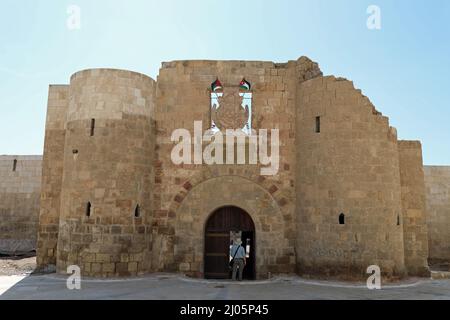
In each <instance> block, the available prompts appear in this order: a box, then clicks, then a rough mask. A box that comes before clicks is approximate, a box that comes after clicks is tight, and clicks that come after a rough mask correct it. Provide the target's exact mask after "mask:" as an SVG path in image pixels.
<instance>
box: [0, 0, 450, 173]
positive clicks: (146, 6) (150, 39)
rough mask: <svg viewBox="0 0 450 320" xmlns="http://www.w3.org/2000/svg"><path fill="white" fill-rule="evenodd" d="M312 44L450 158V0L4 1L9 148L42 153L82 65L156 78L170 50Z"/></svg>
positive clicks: (242, 55) (1, 89)
mask: <svg viewBox="0 0 450 320" xmlns="http://www.w3.org/2000/svg"><path fill="white" fill-rule="evenodd" d="M70 5H77V6H78V7H79V8H80V9H81V12H80V13H81V15H80V17H81V20H80V22H81V28H80V29H76V30H71V29H70V28H68V27H67V20H68V18H69V16H70V14H68V13H67V9H68V7H69V6H70ZM369 5H377V6H378V7H379V8H380V10H381V11H380V12H381V29H380V30H370V29H368V28H367V25H366V21H367V19H368V17H369V14H368V13H367V8H368V7H369ZM302 55H306V56H308V57H310V58H311V59H312V60H314V61H317V62H319V64H320V67H321V69H322V71H323V72H324V74H333V75H336V76H343V77H346V78H348V79H351V80H353V81H354V83H355V86H356V87H357V88H359V89H361V90H362V91H363V93H364V94H365V95H367V96H368V97H369V98H370V99H371V100H372V102H373V103H374V104H375V106H376V107H377V109H378V110H379V111H381V112H383V114H385V115H387V116H389V118H390V123H391V125H393V126H395V127H396V128H397V131H398V136H399V138H400V139H410V140H421V141H422V144H423V153H424V162H425V163H426V164H436V165H445V164H448V165H450V104H449V101H450V87H449V85H450V1H449V0H369V1H366V0H308V1H306V0H304V1H301V0H284V1H279V0H278V1H275V0H272V1H264V0H245V1H244V0H237V1H235V0H233V1H231V0H221V1H216V0H204V1H200V0H189V1H186V0H179V1H170V0H159V1H152V0H142V1H140V0H128V1H124V0H117V1H115V0H95V1H93V0H72V1H64V0H1V3H0V108H1V109H0V154H42V150H43V142H44V126H45V114H46V102H47V93H48V85H49V84H66V83H68V81H69V77H70V75H71V74H72V73H74V72H76V71H78V70H80V69H86V68H93V67H111V68H121V69H130V70H134V71H138V72H142V73H146V74H148V75H150V76H152V77H156V75H157V74H158V69H159V67H160V65H161V62H162V61H170V60H184V59H225V60H269V61H275V62H285V61H287V60H295V59H297V58H298V57H300V56H302Z"/></svg>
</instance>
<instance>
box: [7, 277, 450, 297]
mask: <svg viewBox="0 0 450 320" xmlns="http://www.w3.org/2000/svg"><path fill="white" fill-rule="evenodd" d="M2 293H3V294H2ZM2 299H43V300H46V299H138V300H140V299H181V300H185V299H189V300H209V299H219V300H228V299H233V300H247V299H261V300H265V299H283V300H301V299H339V300H340V299H445V300H450V280H448V279H447V280H427V279H421V280H417V279H416V280H409V281H408V282H403V283H401V284H397V285H386V286H382V289H381V290H368V289H367V288H366V287H365V286H364V285H362V284H348V283H339V282H329V281H310V280H304V279H301V278H298V277H286V278H276V279H272V280H269V281H253V282H241V283H231V282H230V281H207V280H195V279H190V278H185V277H182V276H176V275H165V274H157V275H152V276H146V277H142V278H134V279H120V280H98V279H82V281H81V290H68V289H67V287H66V277H64V276H61V275H56V274H48V275H31V276H23V275H22V276H0V300H2Z"/></svg>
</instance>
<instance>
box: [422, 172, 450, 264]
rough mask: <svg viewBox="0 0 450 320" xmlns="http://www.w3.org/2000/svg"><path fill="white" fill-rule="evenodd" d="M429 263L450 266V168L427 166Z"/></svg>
mask: <svg viewBox="0 0 450 320" xmlns="http://www.w3.org/2000/svg"><path fill="white" fill-rule="evenodd" d="M424 171H425V186H426V194H427V196H426V208H427V223H428V241H429V242H428V244H429V250H430V254H429V263H430V264H431V265H435V264H447V265H449V264H450V167H444V166H425V167H424Z"/></svg>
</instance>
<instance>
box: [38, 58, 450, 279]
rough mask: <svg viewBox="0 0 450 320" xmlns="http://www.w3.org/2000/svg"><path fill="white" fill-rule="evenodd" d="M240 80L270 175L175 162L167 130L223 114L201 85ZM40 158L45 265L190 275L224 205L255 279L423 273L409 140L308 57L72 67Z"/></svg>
mask: <svg viewBox="0 0 450 320" xmlns="http://www.w3.org/2000/svg"><path fill="white" fill-rule="evenodd" d="M244 77H245V79H246V80H247V81H248V82H250V83H251V84H252V89H251V93H252V102H251V105H252V107H251V122H252V129H255V130H259V129H269V130H270V129H278V130H279V133H278V134H279V156H280V163H279V164H278V168H277V169H278V171H277V172H276V174H275V175H262V174H261V169H262V168H263V167H264V166H263V165H262V164H249V163H246V164H213V165H207V164H205V163H202V162H195V161H194V163H193V164H186V163H185V164H181V165H179V164H175V163H174V162H173V161H172V159H171V152H172V150H173V148H174V145H175V143H174V141H172V139H171V135H172V133H173V131H174V130H175V129H180V128H184V129H186V130H187V132H188V133H189V134H191V135H194V136H195V131H196V130H195V129H194V122H195V121H202V128H201V131H202V132H204V131H206V130H207V129H209V126H210V124H211V120H212V118H214V117H215V116H220V113H224V112H225V109H222V110H220V108H219V109H218V110H219V111H220V112H217V110H215V111H212V109H211V89H210V87H211V83H212V82H213V81H215V80H216V79H218V78H219V79H220V81H221V82H222V84H223V86H224V87H225V88H227V89H226V90H228V91H226V92H231V93H230V94H233V92H234V94H236V97H238V96H237V93H238V91H237V90H238V89H234V88H235V87H239V86H238V85H237V84H239V82H240V81H241V80H242V79H243V78H244ZM246 112H247V111H246ZM241 113H242V111H241ZM240 117H241V118H242V114H241V115H240ZM229 120H230V121H231V122H230V121H229ZM232 120H233V119H227V121H228V122H227V123H231V124H232V123H233V121H232ZM241 120H242V119H239V121H241ZM217 122H218V123H220V124H222V123H223V121H222V122H221V121H217ZM195 143H198V142H195ZM199 145H200V149H201V150H205V149H206V148H207V143H205V142H200V144H199ZM233 146H234V147H235V148H237V147H238V146H239V143H238V142H235V143H234V144H233ZM244 147H245V150H246V152H249V150H250V149H249V148H250V146H249V145H248V144H247V143H246V144H245V145H244ZM194 148H195V147H194ZM216 152H217V151H216ZM226 152H228V150H226ZM42 166H43V179H42V195H41V209H40V222H39V234H38V265H39V266H40V267H41V268H43V269H45V268H49V267H51V268H53V267H56V269H57V270H58V271H59V272H65V270H66V268H67V266H68V265H72V264H75V265H79V266H80V267H81V269H82V273H83V274H84V275H89V276H103V277H110V276H129V275H138V274H143V273H147V272H183V273H185V274H188V275H190V276H195V277H203V276H204V258H205V257H204V253H205V243H204V242H205V225H206V223H207V221H208V218H209V217H210V215H211V214H212V213H213V212H215V211H216V210H217V209H219V208H222V207H225V206H235V207H239V208H241V209H243V210H244V211H246V212H247V213H248V214H249V215H250V217H251V219H252V220H253V222H254V227H255V238H256V254H255V257H256V261H255V265H256V268H255V269H256V278H259V279H261V278H266V277H267V276H268V275H270V274H276V273H298V274H301V275H311V276H336V277H346V278H349V277H365V276H366V269H367V267H368V266H370V265H378V266H380V268H381V271H382V273H383V275H385V276H386V277H402V276H405V275H419V276H422V275H426V274H427V273H428V268H427V257H428V241H427V239H428V233H427V232H428V228H429V227H430V219H428V228H427V221H426V219H425V217H426V210H427V209H428V210H429V208H430V206H435V205H436V206H437V205H438V203H437V202H433V201H434V200H433V201H431V202H430V201H428V202H427V204H428V207H425V203H426V202H425V195H426V194H425V190H426V188H425V184H424V173H423V165H422V157H421V146H420V143H418V142H410V141H398V140H397V134H396V130H395V129H394V128H392V127H390V126H389V121H388V118H387V117H385V116H383V115H382V114H381V113H380V112H378V111H377V110H376V109H375V107H374V106H373V105H372V103H371V102H370V100H369V99H368V98H367V97H365V96H364V95H363V94H362V93H361V91H360V90H357V89H355V88H354V86H353V83H352V82H351V81H348V80H346V79H342V78H336V77H333V76H323V75H322V72H321V71H320V69H319V67H318V65H317V63H315V62H313V61H311V60H309V59H308V58H306V57H301V58H300V59H298V60H296V61H289V62H287V63H273V62H264V61H173V62H166V63H163V64H162V68H161V69H160V73H159V75H158V78H157V80H156V81H154V80H152V79H151V78H149V77H147V76H145V75H142V74H138V73H134V72H129V71H123V70H112V69H93V70H85V71H81V72H78V73H76V74H74V75H73V76H72V77H71V81H70V84H69V85H62V86H50V90H49V100H48V108H47V125H46V133H45V148H44V157H43V164H42ZM444 185H445V184H444ZM447 186H448V184H447ZM427 190H429V187H428V186H427ZM433 190H435V189H433ZM435 193H436V192H434V191H433V192H432V193H431V194H432V195H433V196H434V194H435ZM428 194H429V195H430V191H429V192H428ZM441 203H442V202H441ZM438 211H439V214H436V215H435V216H436V217H437V216H438V215H442V214H444V211H445V209H443V207H442V209H437V210H436V212H438ZM435 219H437V218H435ZM439 219H440V218H439ZM436 221H437V220H436ZM431 225H432V224H431ZM440 232H444V233H445V231H443V230H441V229H439V230H438V229H437V228H435V229H434V230H432V231H430V237H434V239H437V238H436V237H437V233H440ZM439 236H440V235H439ZM439 239H441V238H439ZM442 239H443V238H442ZM446 239H447V240H445V241H447V243H446V244H443V243H439V245H441V246H442V249H438V248H437V244H435V242H436V241H437V240H434V242H433V240H430V242H429V243H430V247H431V248H432V246H433V245H434V246H435V247H436V250H435V251H432V252H435V254H437V255H441V253H439V252H440V251H438V250H441V251H442V250H444V248H445V247H444V246H445V245H447V248H448V244H449V242H448V238H446ZM438 242H439V241H438ZM433 250H434V249H433Z"/></svg>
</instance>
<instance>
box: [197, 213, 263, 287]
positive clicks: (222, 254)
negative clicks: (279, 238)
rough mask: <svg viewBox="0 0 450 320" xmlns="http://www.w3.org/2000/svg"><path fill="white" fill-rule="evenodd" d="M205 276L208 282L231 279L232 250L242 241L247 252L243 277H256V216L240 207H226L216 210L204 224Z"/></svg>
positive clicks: (249, 278) (251, 278) (248, 278)
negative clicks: (236, 242)
mask: <svg viewBox="0 0 450 320" xmlns="http://www.w3.org/2000/svg"><path fill="white" fill-rule="evenodd" d="M204 235H205V236H204V276H205V278H206V279H227V278H230V276H231V272H230V270H229V268H228V263H229V260H230V253H229V252H230V247H231V245H232V244H233V241H236V240H237V239H238V238H239V239H240V240H241V241H242V246H243V247H244V249H245V251H246V265H245V267H244V272H243V277H244V279H247V280H255V278H256V259H255V252H256V251H255V244H256V240H255V239H256V229H255V224H254V222H253V219H252V217H251V216H250V214H249V213H248V212H246V211H245V210H243V209H242V208H240V207H238V206H233V205H226V206H221V207H219V208H217V209H214V210H213V211H212V212H211V213H210V214H209V216H207V218H206V220H205V224H204Z"/></svg>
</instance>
